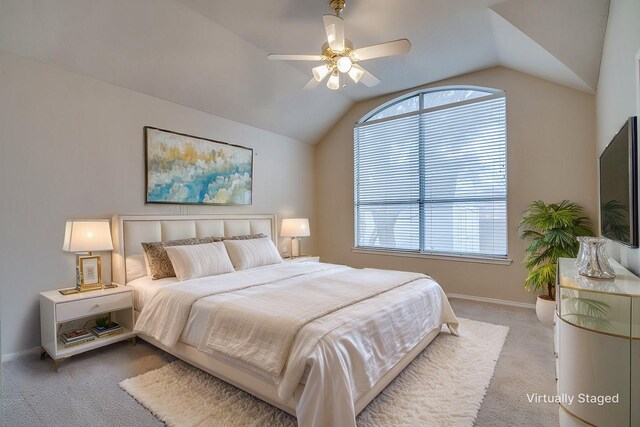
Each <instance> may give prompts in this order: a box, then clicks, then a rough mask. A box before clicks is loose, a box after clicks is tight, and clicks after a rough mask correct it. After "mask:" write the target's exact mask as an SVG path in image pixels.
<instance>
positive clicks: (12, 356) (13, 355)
mask: <svg viewBox="0 0 640 427" xmlns="http://www.w3.org/2000/svg"><path fill="white" fill-rule="evenodd" d="M39 352H40V347H34V348H30V349H29V350H23V351H18V352H17V353H9V354H3V355H2V358H1V360H2V363H4V362H10V361H12V360H14V359H17V358H18V357H20V356H26V355H29V354H33V355H34V356H37V355H38V354H39Z"/></svg>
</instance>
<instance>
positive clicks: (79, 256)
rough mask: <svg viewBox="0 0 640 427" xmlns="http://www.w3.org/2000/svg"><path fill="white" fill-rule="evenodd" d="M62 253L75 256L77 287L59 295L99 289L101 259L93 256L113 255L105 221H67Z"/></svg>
mask: <svg viewBox="0 0 640 427" xmlns="http://www.w3.org/2000/svg"><path fill="white" fill-rule="evenodd" d="M62 250H63V251H65V252H73V253H75V254H76V287H75V289H64V290H63V291H60V293H62V294H69V293H76V292H85V291H92V290H95V289H102V288H103V287H104V285H103V283H102V262H101V261H102V259H101V257H100V256H99V255H95V256H94V255H93V252H94V251H95V252H98V251H112V250H113V242H112V241H111V229H110V228H109V220H108V219H103V220H100V219H74V220H70V221H67V224H66V226H65V230H64V243H63V245H62Z"/></svg>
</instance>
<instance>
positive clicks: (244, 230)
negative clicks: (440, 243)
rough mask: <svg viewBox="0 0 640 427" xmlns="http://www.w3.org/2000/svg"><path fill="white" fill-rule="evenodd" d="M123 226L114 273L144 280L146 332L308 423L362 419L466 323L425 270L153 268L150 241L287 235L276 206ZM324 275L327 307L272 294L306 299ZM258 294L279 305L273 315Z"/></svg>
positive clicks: (141, 303) (306, 265) (121, 219)
mask: <svg viewBox="0 0 640 427" xmlns="http://www.w3.org/2000/svg"><path fill="white" fill-rule="evenodd" d="M112 228H113V235H114V247H115V249H114V252H113V256H112V271H113V281H114V282H116V283H118V284H124V285H127V286H130V287H132V288H133V290H134V299H135V311H136V319H137V324H136V328H137V329H138V330H139V333H138V336H139V337H140V338H141V339H144V340H145V341H148V342H149V343H151V344H153V345H155V346H157V347H159V348H161V349H163V350H164V351H166V352H168V353H170V354H172V355H174V356H176V357H178V358H180V359H182V360H184V361H186V362H188V363H190V364H192V365H194V366H196V367H198V368H200V369H202V370H204V371H206V372H209V373H210V374H212V375H214V376H216V377H218V378H220V379H222V380H224V381H226V382H228V383H230V384H233V385H235V386H236V387H239V388H241V389H243V390H245V391H247V392H248V393H250V394H252V395H254V396H256V397H258V398H259V399H262V400H263V401H265V402H267V403H269V404H271V405H273V406H276V407H278V408H280V409H282V410H284V411H286V412H288V413H290V414H291V415H294V416H296V417H297V419H298V424H299V425H300V426H302V427H307V426H318V427H320V426H335V425H340V426H355V425H356V424H355V417H356V415H357V414H358V413H359V412H360V411H362V409H364V407H365V406H366V405H367V404H368V403H369V402H371V400H373V399H374V398H375V397H376V396H377V395H378V394H379V393H380V392H381V391H382V390H383V389H384V387H386V386H387V385H388V384H389V382H391V381H392V380H393V379H394V378H395V377H396V376H397V375H398V374H399V373H400V372H401V371H402V369H404V368H405V367H406V366H407V365H408V364H409V363H410V362H411V361H412V360H413V359H414V358H415V357H416V356H417V355H418V354H419V353H420V352H421V351H422V350H423V349H424V348H425V347H426V346H427V345H429V343H431V341H432V340H433V339H434V338H435V337H436V336H437V335H438V334H439V333H440V332H441V330H442V325H443V324H447V325H448V326H449V329H450V330H451V332H453V333H457V319H456V317H455V315H454V313H453V311H452V310H451V307H450V305H449V303H448V301H447V298H446V296H445V294H444V292H443V291H442V289H441V288H440V286H439V285H438V284H437V283H436V282H435V281H433V280H432V279H431V278H429V277H428V276H424V275H417V274H415V273H403V272H391V271H383V270H373V269H352V268H349V267H346V266H339V265H333V264H325V263H316V262H297V263H296V262H291V261H285V262H283V263H278V264H273V265H265V266H260V267H255V268H251V269H247V270H241V271H238V272H233V273H227V274H222V275H218V276H211V277H203V278H199V279H192V280H187V281H185V282H178V281H177V279H176V278H165V279H160V280H151V279H150V278H149V277H147V272H146V269H145V262H144V255H143V249H142V246H141V243H142V242H154V241H167V240H175V239H185V238H192V237H199V238H202V237H212V236H213V237H229V236H244V235H251V234H257V233H262V234H264V235H265V236H267V237H268V238H270V239H272V240H273V241H274V243H276V247H277V237H276V236H277V223H276V218H275V216H274V215H180V216H166V215H121V216H116V217H114V218H113V221H112ZM337 284H338V285H340V286H337ZM362 284H366V286H364V287H366V288H367V289H368V291H367V292H369V294H367V295H363V296H361V297H352V299H351V300H349V298H351V297H349V295H351V294H349V292H350V290H349V289H351V288H350V287H352V288H358V286H360V287H363V286H361V285H362ZM322 286H324V288H320V287H322ZM376 286H378V287H379V289H378V291H376V289H377V288H376ZM316 287H319V289H331V290H332V291H331V292H324V293H323V294H317V295H318V297H320V296H322V297H324V296H325V295H326V298H327V301H328V302H326V304H334V305H335V307H333V309H331V310H325V311H324V312H321V313H319V314H317V315H316V314H314V313H313V312H310V313H308V312H306V311H305V307H306V306H307V304H294V305H295V306H296V307H297V306H298V305H299V306H300V309H299V310H297V309H296V310H292V309H290V307H291V306H292V305H289V306H288V307H284V305H286V303H285V302H283V303H282V305H283V307H277V305H278V303H277V301H276V302H273V303H272V302H271V301H272V299H274V298H275V299H277V300H279V299H287V298H289V299H290V300H292V301H296V298H298V300H304V296H302V297H301V296H299V295H296V292H300V293H301V295H304V294H303V292H306V291H305V289H312V288H314V289H315V288H316ZM345 295H346V296H345ZM283 296H284V297H286V298H283ZM182 297H184V298H182ZM261 298H262V299H261ZM269 298H271V299H269ZM332 298H333V299H334V300H335V301H333V302H332ZM315 299H322V298H314V302H315ZM265 301H266V302H267V303H265ZM338 301H351V302H350V303H347V302H345V303H344V304H342V305H340V304H338ZM254 303H255V304H254ZM163 304H165V305H163ZM271 304H273V305H274V307H273V308H272V307H271ZM318 304H319V303H318ZM336 304H337V305H336ZM308 305H310V306H313V304H308ZM254 306H267V307H268V310H267V311H268V312H269V313H271V314H270V316H271V318H269V317H262V318H260V317H259V316H267V314H264V313H262V312H255V313H254V311H252V310H256V309H255V308H254ZM232 309H233V310H235V311H233V310H232ZM238 310H241V311H238ZM244 310H246V313H245V311H244ZM278 310H280V311H278ZM309 310H310V311H312V310H313V308H312V307H311V308H309ZM298 311H299V313H298ZM290 312H291V313H292V314H290ZM294 312H295V313H294ZM224 313H227V314H228V315H229V316H231V317H226V318H225V317H223V314H224ZM273 313H276V314H273ZM231 314H233V316H235V317H233V316H232V315H231ZM254 316H255V318H254ZM296 316H298V317H296ZM305 316H307V317H305ZM289 317H290V318H289ZM220 319H222V320H220ZM229 319H231V320H229ZM271 320H273V322H271ZM298 320H300V321H299V323H295V322H297V321H298ZM225 321H226V323H224V322H225ZM270 322H271V323H273V325H272V324H271V323H270ZM287 322H289V323H287ZM236 323H237V325H236ZM245 323H246V324H245ZM274 325H277V327H275V326H274ZM243 328H244V329H243ZM236 329H237V330H236ZM269 334H273V336H272V335H269ZM248 337H251V339H250V340H249V339H248ZM226 343H229V345H228V348H227V345H226ZM273 343H277V345H274V344H273ZM261 346H262V347H261Z"/></svg>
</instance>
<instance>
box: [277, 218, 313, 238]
mask: <svg viewBox="0 0 640 427" xmlns="http://www.w3.org/2000/svg"><path fill="white" fill-rule="evenodd" d="M310 235H311V233H310V232H309V220H308V219H307V218H289V219H283V220H282V227H281V228H280V236H282V237H306V236H310Z"/></svg>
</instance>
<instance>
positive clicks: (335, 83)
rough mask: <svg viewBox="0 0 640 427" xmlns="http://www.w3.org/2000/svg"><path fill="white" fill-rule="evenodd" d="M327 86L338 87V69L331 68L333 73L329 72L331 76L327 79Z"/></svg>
mask: <svg viewBox="0 0 640 427" xmlns="http://www.w3.org/2000/svg"><path fill="white" fill-rule="evenodd" d="M327 87H328V88H329V89H331V90H338V89H340V74H338V70H333V73H331V77H329V80H328V81H327Z"/></svg>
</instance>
